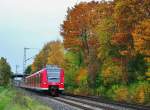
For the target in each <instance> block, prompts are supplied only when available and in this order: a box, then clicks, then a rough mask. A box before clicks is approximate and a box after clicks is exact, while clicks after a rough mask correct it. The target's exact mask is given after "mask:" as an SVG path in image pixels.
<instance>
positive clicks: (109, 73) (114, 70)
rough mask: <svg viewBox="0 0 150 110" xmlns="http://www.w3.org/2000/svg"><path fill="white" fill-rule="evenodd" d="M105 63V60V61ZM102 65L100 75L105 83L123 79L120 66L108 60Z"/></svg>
mask: <svg viewBox="0 0 150 110" xmlns="http://www.w3.org/2000/svg"><path fill="white" fill-rule="evenodd" d="M106 63H107V62H106ZM106 63H105V65H104V67H103V70H102V75H103V79H104V83H105V84H111V83H116V82H120V81H124V79H123V78H124V74H123V73H122V70H121V69H120V68H121V67H120V66H119V65H114V64H113V63H110V62H108V64H106Z"/></svg>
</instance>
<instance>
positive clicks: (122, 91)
mask: <svg viewBox="0 0 150 110" xmlns="http://www.w3.org/2000/svg"><path fill="white" fill-rule="evenodd" d="M115 94H116V96H115V100H117V101H120V102H124V101H127V100H128V97H129V92H128V89H127V88H125V87H121V88H118V89H117V90H115Z"/></svg>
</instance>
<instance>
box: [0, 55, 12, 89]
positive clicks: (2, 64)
mask: <svg viewBox="0 0 150 110" xmlns="http://www.w3.org/2000/svg"><path fill="white" fill-rule="evenodd" d="M11 74H12V72H11V67H10V65H9V64H8V62H7V60H6V59H5V58H3V57H1V59H0V85H4V86H7V85H8V84H9V83H10V78H11Z"/></svg>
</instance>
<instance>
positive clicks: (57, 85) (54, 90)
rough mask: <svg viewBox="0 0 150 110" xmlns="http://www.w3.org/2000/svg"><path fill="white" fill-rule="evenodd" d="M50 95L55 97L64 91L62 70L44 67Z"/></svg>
mask: <svg viewBox="0 0 150 110" xmlns="http://www.w3.org/2000/svg"><path fill="white" fill-rule="evenodd" d="M46 70H47V82H48V88H49V91H50V94H51V95H53V96H55V95H58V94H59V93H62V91H63V90H64V70H63V69H62V68H59V67H57V66H51V65H48V66H46Z"/></svg>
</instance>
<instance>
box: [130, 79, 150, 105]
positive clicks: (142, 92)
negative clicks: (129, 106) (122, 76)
mask: <svg viewBox="0 0 150 110" xmlns="http://www.w3.org/2000/svg"><path fill="white" fill-rule="evenodd" d="M130 93H131V96H130V99H131V102H134V103H137V104H147V103H150V83H149V82H146V81H144V82H138V83H136V84H133V85H131V86H130Z"/></svg>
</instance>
